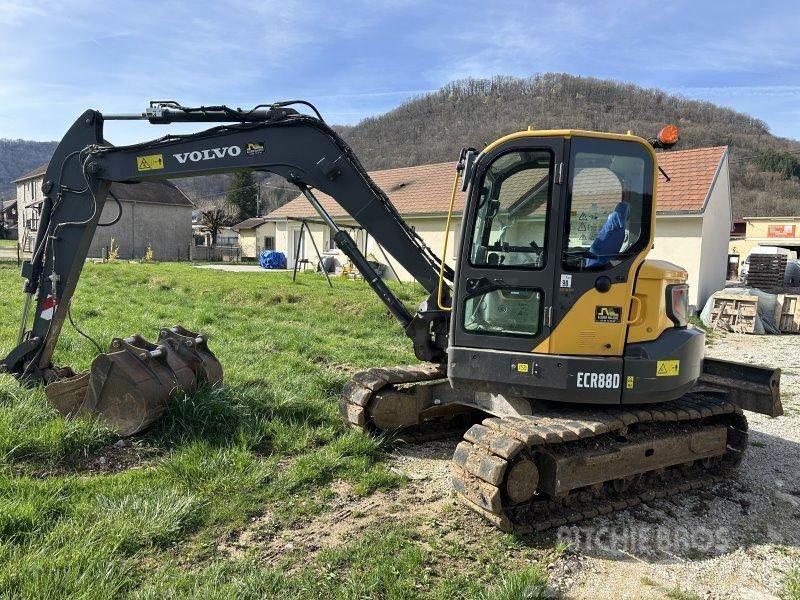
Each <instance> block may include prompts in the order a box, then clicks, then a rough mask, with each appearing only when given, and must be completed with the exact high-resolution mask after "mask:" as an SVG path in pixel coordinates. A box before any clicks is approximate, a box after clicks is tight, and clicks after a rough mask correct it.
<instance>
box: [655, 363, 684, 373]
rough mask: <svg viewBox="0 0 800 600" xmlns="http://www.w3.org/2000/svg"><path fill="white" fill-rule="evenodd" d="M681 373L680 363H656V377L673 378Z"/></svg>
mask: <svg viewBox="0 0 800 600" xmlns="http://www.w3.org/2000/svg"><path fill="white" fill-rule="evenodd" d="M680 371H681V361H679V360H660V361H658V362H657V363H656V376H657V377H675V376H676V375H678V374H679V373H680Z"/></svg>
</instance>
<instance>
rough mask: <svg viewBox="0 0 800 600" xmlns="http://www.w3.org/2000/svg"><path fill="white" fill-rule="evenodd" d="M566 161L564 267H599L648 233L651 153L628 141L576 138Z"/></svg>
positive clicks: (636, 247)
mask: <svg viewBox="0 0 800 600" xmlns="http://www.w3.org/2000/svg"><path fill="white" fill-rule="evenodd" d="M570 162H571V165H570V181H569V188H568V207H569V209H568V210H569V218H568V219H567V221H566V232H565V236H564V249H563V250H564V251H563V261H562V262H563V266H564V268H565V269H567V270H573V271H575V270H577V271H584V270H587V271H602V270H605V269H608V268H611V267H614V266H616V265H618V264H619V263H620V262H622V261H623V260H625V259H626V258H628V257H631V256H633V255H635V254H638V252H639V251H641V249H642V248H643V247H644V246H645V245H646V244H647V243H648V241H649V237H650V216H651V210H652V194H651V191H650V190H651V189H652V171H653V165H652V159H651V157H650V155H649V153H648V152H647V151H646V150H645V149H644V148H642V147H641V146H640V145H639V144H635V143H631V142H623V141H616V140H580V139H576V140H574V141H573V151H572V156H571V161H570Z"/></svg>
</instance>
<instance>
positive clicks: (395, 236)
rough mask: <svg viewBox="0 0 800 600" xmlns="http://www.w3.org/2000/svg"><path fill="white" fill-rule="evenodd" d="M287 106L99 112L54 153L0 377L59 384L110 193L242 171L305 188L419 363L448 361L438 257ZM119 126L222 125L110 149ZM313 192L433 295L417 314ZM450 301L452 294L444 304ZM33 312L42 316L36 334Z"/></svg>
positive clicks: (352, 159) (312, 124) (316, 121)
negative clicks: (106, 129) (112, 128)
mask: <svg viewBox="0 0 800 600" xmlns="http://www.w3.org/2000/svg"><path fill="white" fill-rule="evenodd" d="M301 103H302V102H301ZM287 104H290V103H280V104H275V105H269V106H260V107H256V108H255V109H253V110H251V111H242V110H239V109H236V110H234V109H230V108H228V107H225V106H217V107H201V108H187V107H182V106H180V105H178V104H176V103H174V102H156V103H151V106H150V108H149V109H148V110H147V111H146V112H145V113H143V114H141V115H108V116H104V115H102V114H101V113H99V112H97V111H94V110H89V111H86V112H85V113H84V114H83V115H81V116H80V118H78V120H77V121H76V122H75V123H74V124H73V126H72V127H71V128H70V130H69V131H68V132H67V134H66V136H65V137H64V138H63V140H62V141H61V143H60V144H59V146H58V147H57V149H56V151H55V153H54V155H53V158H52V160H51V161H50V164H49V167H48V169H47V172H46V174H45V178H44V182H43V184H42V191H43V194H44V201H43V204H42V213H41V219H40V224H39V230H38V232H37V238H36V243H35V247H34V251H33V255H32V258H31V260H30V261H28V262H26V263H25V264H24V266H23V273H22V274H23V277H24V278H25V285H24V292H25V295H26V300H25V308H24V312H23V317H22V322H21V325H20V335H19V340H18V345H17V347H16V348H14V349H13V350H12V351H11V353H10V354H9V355H8V357H7V358H6V359H5V360H4V361H3V363H2V364H0V368H2V369H3V370H5V371H7V372H11V373H13V374H15V375H16V376H18V377H19V378H20V379H22V380H23V381H26V382H29V383H32V382H36V381H41V380H44V381H49V380H51V379H54V378H56V377H55V376H54V375H53V372H52V365H51V360H52V356H53V351H54V348H55V345H56V342H57V340H58V336H59V333H60V331H61V328H62V327H63V325H64V321H65V319H66V318H67V316H68V311H69V306H70V301H71V299H72V295H73V293H74V291H75V286H76V285H77V282H78V279H79V277H80V273H81V270H82V268H83V264H84V262H85V260H86V257H87V253H88V251H89V247H90V244H91V241H92V238H93V236H94V233H95V230H96V228H97V227H98V224H99V220H100V215H101V214H102V212H103V206H104V204H105V202H106V200H107V198H108V196H109V190H110V188H111V184H112V183H114V182H124V183H137V182H142V181H154V180H165V179H174V178H179V177H192V176H197V175H208V174H213V173H225V172H231V171H237V170H243V169H247V170H252V171H268V172H271V173H275V174H277V175H280V176H282V177H284V178H285V179H286V180H287V181H288V182H290V183H292V184H294V185H296V186H297V187H298V189H299V190H300V191H301V192H302V193H303V194H304V195H305V196H306V198H307V199H308V200H309V202H310V203H311V204H312V206H314V208H315V209H316V210H317V211H318V212H319V213H320V216H321V217H322V218H323V220H324V221H325V222H326V223H327V224H328V225H329V226H330V227H331V229H332V230H333V232H334V240H335V241H336V244H337V246H338V247H339V249H340V250H342V252H343V253H344V254H345V255H347V256H348V258H350V260H351V261H352V262H353V264H354V265H355V267H356V268H357V269H358V270H359V271H360V273H361V274H362V276H363V277H364V279H365V281H367V283H368V284H369V285H370V286H371V287H372V289H373V290H374V291H375V292H376V293H377V294H378V296H379V297H380V299H381V300H382V301H383V302H384V303H385V304H386V306H387V308H388V310H389V311H390V312H391V314H392V315H393V316H394V317H395V318H396V319H397V320H398V321H399V322H400V324H401V325H402V326H403V328H404V329H405V331H406V333H407V335H408V336H409V337H410V338H411V339H412V341H413V342H414V349H415V353H416V355H417V357H418V358H420V359H421V360H426V361H431V362H438V361H441V360H442V357H443V356H444V351H445V348H446V347H447V339H446V338H447V329H448V324H447V319H448V313H446V312H445V311H442V310H439V309H438V308H436V307H437V302H436V294H437V291H438V286H439V271H440V267H441V264H440V261H439V258H438V257H437V256H436V255H435V254H434V253H433V252H432V251H431V250H430V249H429V248H428V247H427V246H426V245H425V243H424V242H423V241H422V239H421V238H420V237H419V236H418V235H417V234H416V233H415V232H414V230H413V229H412V228H411V227H410V226H409V225H408V224H407V223H405V221H404V220H403V219H402V218H401V216H400V215H399V213H398V212H397V210H396V209H395V207H394V206H393V205H392V203H391V201H390V200H389V198H388V197H387V196H386V194H385V193H384V192H383V191H382V190H381V189H380V188H379V187H378V186H377V185H376V184H375V183H374V182H373V181H372V180H371V179H370V177H369V175H368V174H367V172H366V171H365V169H364V168H363V166H362V165H361V163H360V162H359V160H358V158H357V157H356V156H355V154H354V153H353V151H352V149H351V148H350V147H349V146H348V145H347V143H346V142H345V141H344V140H342V138H341V137H340V136H339V135H338V134H337V133H336V132H335V131H334V130H333V129H331V128H330V127H329V126H328V125H327V124H325V122H324V121H323V120H322V119H321V117H319V115H318V113H317V116H316V117H314V116H309V115H305V114H301V113H299V112H297V111H296V110H294V109H292V108H288V107H287V106H286V105H287ZM312 108H313V107H312ZM314 110H315V112H316V109H314ZM111 119H143V120H149V121H150V122H151V123H173V122H198V123H203V122H206V123H224V124H223V125H218V126H215V127H212V128H210V129H207V130H205V131H201V132H198V133H193V134H188V135H167V136H164V137H161V138H159V139H156V140H153V141H149V142H144V143H140V144H134V145H130V146H113V145H111V144H109V143H108V142H106V141H105V140H104V138H103V123H104V121H105V120H111ZM313 190H319V191H321V192H323V193H325V194H328V195H329V196H331V197H332V198H334V199H335V200H336V202H337V203H338V204H339V205H340V206H341V207H342V208H343V209H344V210H345V211H346V212H347V213H348V214H349V215H350V216H352V218H353V219H354V220H355V221H356V222H358V223H359V225H361V226H362V227H363V228H364V229H365V230H366V231H367V232H368V233H369V234H370V235H371V236H373V238H374V239H375V240H376V241H377V242H378V243H379V244H381V246H383V248H384V249H385V250H386V251H387V252H388V253H389V254H390V255H392V256H393V257H394V258H395V260H397V261H398V262H399V263H400V264H401V265H402V266H403V267H404V268H405V269H406V270H407V271H408V272H409V273H411V275H413V276H414V278H415V279H416V280H417V281H418V282H419V283H420V284H421V285H422V286H423V287H424V288H425V290H426V291H427V292H428V293H429V294H430V298H429V300H428V301H426V302H424V303H423V304H422V306H421V307H420V308H419V310H418V311H416V312H415V313H413V314H412V313H411V312H410V311H409V310H408V309H407V308H406V307H405V306H404V305H403V303H402V302H401V301H400V300H399V299H398V298H397V297H396V296H395V295H394V293H392V291H391V289H390V288H389V287H388V286H387V285H386V284H385V283H384V282H383V281H382V280H381V279H380V277H378V276H377V275H376V273H375V271H374V269H373V268H372V267H371V266H370V265H369V263H368V262H367V260H366V258H365V257H364V256H363V254H362V253H361V252H360V250H359V249H358V246H357V245H356V244H355V242H354V241H353V240H352V238H351V237H350V235H349V234H348V233H347V232H346V231H344V230H342V229H340V228H339V227H338V226H337V224H336V223H335V221H334V220H333V219H332V218H331V217H330V215H329V214H328V213H327V212H326V211H325V209H324V208H323V207H322V206H321V205H320V204H319V202H317V200H316V198H315V197H314V194H313ZM443 273H444V279H445V280H448V281H451V282H452V280H453V272H452V270H451V269H450V268H449V267H447V266H446V265H445V268H444V269H443ZM449 291H450V290H449V287H446V288H445V292H446V294H449ZM33 301H35V303H36V307H35V310H34V315H33V322H32V325H31V327H30V329H29V328H28V326H27V319H28V316H29V313H30V304H31V303H32V302H33Z"/></svg>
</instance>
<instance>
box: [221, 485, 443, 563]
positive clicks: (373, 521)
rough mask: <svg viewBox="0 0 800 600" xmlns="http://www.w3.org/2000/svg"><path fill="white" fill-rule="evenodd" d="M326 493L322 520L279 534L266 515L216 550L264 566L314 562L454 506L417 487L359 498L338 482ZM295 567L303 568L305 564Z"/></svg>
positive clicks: (297, 526) (439, 493)
mask: <svg viewBox="0 0 800 600" xmlns="http://www.w3.org/2000/svg"><path fill="white" fill-rule="evenodd" d="M330 492H331V494H332V497H331V498H330V499H329V500H328V502H327V506H326V508H325V510H324V512H323V513H322V514H320V515H318V516H316V517H314V518H311V519H307V520H305V521H301V522H299V523H295V524H293V525H292V526H291V527H288V528H286V529H282V527H281V525H280V524H279V523H278V522H277V521H276V520H275V519H274V518H273V517H272V515H270V514H269V513H267V514H265V515H262V516H260V517H257V518H255V519H253V521H252V522H251V524H250V525H249V526H248V527H247V528H245V529H244V530H243V531H240V532H238V533H236V534H235V535H234V536H231V538H230V539H228V540H226V541H225V542H224V543H223V544H221V545H220V550H221V551H223V552H224V553H227V554H229V555H231V556H234V557H239V556H243V555H244V554H246V553H251V552H254V553H255V554H256V555H257V556H258V557H259V558H261V559H263V560H267V561H270V560H275V559H278V558H281V557H283V556H289V555H299V556H302V557H304V559H312V558H313V557H314V556H315V555H316V554H317V553H318V552H319V551H321V550H324V549H326V548H333V547H336V546H339V545H341V544H344V543H347V542H348V541H351V540H353V539H355V538H357V537H358V536H359V535H361V534H362V533H363V532H365V531H368V530H375V529H378V528H380V527H381V526H383V525H385V524H386V523H389V522H395V523H398V524H400V523H405V522H413V523H414V524H415V525H417V524H424V522H425V521H426V520H430V519H433V518H435V517H436V516H437V515H439V514H440V513H442V511H443V510H444V507H445V505H449V506H454V505H455V504H456V501H455V499H454V498H453V497H452V495H451V494H450V493H449V492H448V493H446V494H442V493H441V492H438V491H436V490H432V489H430V488H429V487H427V486H425V485H420V484H418V483H416V482H410V483H409V484H408V485H406V486H403V487H401V488H399V489H396V490H392V491H389V492H376V493H374V494H372V495H370V496H367V497H359V496H357V495H356V494H354V493H353V491H352V488H351V486H350V485H349V484H347V483H345V482H342V481H339V482H336V483H334V484H333V485H331V487H330ZM295 564H297V565H298V566H302V565H303V561H298V562H296V563H295Z"/></svg>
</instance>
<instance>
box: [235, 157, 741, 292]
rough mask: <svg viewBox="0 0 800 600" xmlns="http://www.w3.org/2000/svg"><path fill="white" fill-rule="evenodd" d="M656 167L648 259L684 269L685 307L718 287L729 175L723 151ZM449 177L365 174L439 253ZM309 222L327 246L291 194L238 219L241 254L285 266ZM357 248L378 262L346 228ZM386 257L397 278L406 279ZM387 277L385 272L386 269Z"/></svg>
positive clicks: (662, 161) (374, 251) (455, 231)
mask: <svg viewBox="0 0 800 600" xmlns="http://www.w3.org/2000/svg"><path fill="white" fill-rule="evenodd" d="M658 157H659V165H660V166H661V168H662V169H663V170H664V172H665V173H666V174H667V176H668V177H669V180H667V179H666V178H665V177H664V176H663V175H662V176H660V177H659V179H658V206H657V216H656V235H655V244H654V247H653V249H652V250H651V252H650V254H649V257H650V258H659V259H663V260H667V261H670V262H672V263H675V264H677V265H680V266H682V267H684V268H685V269H686V270H687V271H688V272H689V285H690V304H691V305H692V306H693V307H702V306H703V304H704V303H705V301H706V299H708V297H709V296H710V295H711V294H712V293H714V292H715V291H717V290H719V289H721V288H722V287H724V285H725V274H726V268H727V260H728V239H729V236H730V230H731V223H732V221H731V218H732V217H731V196H730V176H729V173H728V148H727V147H726V146H722V147H714V148H698V149H696V150H678V151H670V152H662V153H659V155H658ZM454 175H455V163H451V162H447V163H438V164H431V165H421V166H417V167H403V168H399V169H387V170H383V171H373V172H371V173H370V177H372V179H373V180H374V181H375V183H377V184H378V185H379V186H380V187H381V188H382V189H383V190H384V191H385V192H386V193H387V194H388V195H389V198H390V199H391V200H392V202H393V203H394V205H395V206H396V207H397V210H398V211H399V212H400V214H401V215H402V216H403V218H404V219H405V220H406V221H407V222H408V223H409V225H411V226H412V227H413V228H414V229H415V230H416V232H417V233H418V234H419V235H420V237H422V239H423V240H424V241H425V243H426V244H427V245H428V246H429V247H430V248H431V249H432V250H433V251H434V252H435V253H436V254H437V255H441V251H442V247H443V243H444V230H445V220H446V217H447V208H448V205H449V203H450V194H451V190H452V185H453V177H454ZM315 195H316V196H317V198H318V199H319V200H320V202H321V204H322V205H323V207H324V208H325V209H326V210H327V211H328V212H329V213H330V214H331V215H332V216H333V217H334V218H335V219H336V221H337V223H339V224H340V226H342V227H345V226H347V225H352V226H355V225H356V223H355V221H354V220H353V219H352V218H350V216H349V215H347V214H346V213H345V212H344V210H343V209H342V208H341V207H340V206H339V205H338V204H337V203H336V202H335V201H334V200H333V198H331V197H329V196H327V195H325V194H322V193H320V192H317V193H316V194H315ZM463 208H464V194H463V193H461V192H459V194H458V195H457V197H456V203H455V210H454V215H453V216H454V218H453V221H452V224H451V232H450V244H449V247H448V251H447V257H446V258H447V262H448V263H449V264H450V265H453V264H454V262H455V257H456V254H457V251H458V244H459V240H458V237H459V234H460V227H461V213H462V211H463ZM303 218H308V219H315V220H316V221H317V222H316V223H313V222H312V223H309V225H308V227H309V229H310V231H311V232H312V234H313V236H314V240H315V241H316V243H317V246H318V247H319V249H320V250H321V251H330V250H332V248H333V246H332V243H331V234H330V231H329V230H328V228H327V227H325V226H324V225H323V224H321V223H319V216H318V215H317V214H316V212H315V211H314V209H313V208H312V207H311V205H310V204H309V203H308V201H307V200H306V199H305V197H304V196H299V197H297V198H295V199H294V200H292V201H291V202H289V203H287V204H285V205H284V206H282V207H280V208H278V209H277V210H274V211H272V212H271V213H269V214H268V215H266V217H260V218H257V219H249V220H248V221H247V222H244V223H240V224H239V225H238V226H237V227H236V228H237V229H238V230H239V235H240V237H241V244H242V255H243V256H244V257H246V258H247V257H249V258H255V257H256V256H257V255H258V253H259V252H260V251H261V250H263V249H265V248H268V249H276V250H279V251H281V252H283V253H285V254H286V256H287V259H288V261H289V267H290V268H291V267H292V264H293V259H294V253H295V249H296V248H297V243H298V240H299V239H300V235H299V234H300V226H301V222H300V221H299V220H298V219H303ZM353 235H354V237H355V238H356V239H357V241H358V242H359V246H360V247H362V248H364V247H366V254H367V255H368V258H369V259H370V260H376V261H377V262H380V263H385V262H386V259H385V258H384V257H383V254H382V253H381V251H380V249H379V248H378V247H377V245H376V244H375V241H374V240H373V239H371V237H370V236H368V235H367V234H366V233H365V232H364V231H360V230H354V231H353ZM300 257H301V259H308V260H309V261H311V262H312V263H314V262H316V261H315V256H314V248H313V246H312V245H311V244H310V242H309V241H304V243H303V245H302V246H301V248H300ZM390 260H392V266H393V267H394V271H395V272H396V273H397V275H398V276H399V278H400V279H402V280H410V279H411V276H410V275H409V273H408V272H406V271H405V269H403V268H402V267H401V266H400V265H399V264H397V263H396V262H394V260H393V259H390ZM387 274H388V276H389V277H392V276H393V275H392V272H391V270H387Z"/></svg>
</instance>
